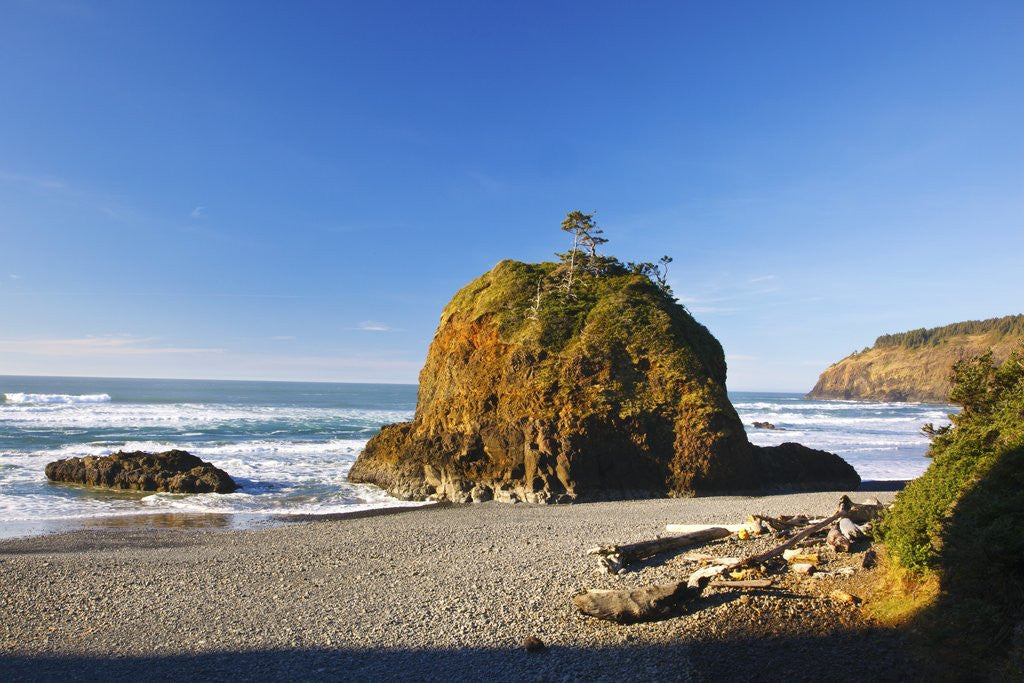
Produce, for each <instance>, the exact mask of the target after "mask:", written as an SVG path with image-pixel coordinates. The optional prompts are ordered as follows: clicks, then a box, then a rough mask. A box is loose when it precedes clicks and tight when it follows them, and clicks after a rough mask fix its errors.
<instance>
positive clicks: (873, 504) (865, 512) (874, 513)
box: [839, 496, 883, 524]
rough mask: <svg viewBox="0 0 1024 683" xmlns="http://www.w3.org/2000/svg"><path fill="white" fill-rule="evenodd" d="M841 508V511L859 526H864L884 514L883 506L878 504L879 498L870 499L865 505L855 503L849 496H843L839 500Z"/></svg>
mask: <svg viewBox="0 0 1024 683" xmlns="http://www.w3.org/2000/svg"><path fill="white" fill-rule="evenodd" d="M839 507H840V509H841V510H844V512H845V515H844V516H845V517H847V518H849V519H850V520H851V521H854V522H857V523H858V524H863V523H865V522H870V521H872V520H874V519H875V518H876V517H878V515H879V513H881V512H882V507H883V506H882V504H881V503H879V502H878V499H877V498H869V499H868V501H867V502H864V503H854V502H853V501H852V500H850V497H849V496H843V497H842V498H840V499H839Z"/></svg>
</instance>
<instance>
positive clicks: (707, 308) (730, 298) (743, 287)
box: [672, 273, 782, 315]
mask: <svg viewBox="0 0 1024 683" xmlns="http://www.w3.org/2000/svg"><path fill="white" fill-rule="evenodd" d="M777 280H778V276H776V275H760V276H757V277H752V278H745V279H744V278H742V276H741V277H734V276H732V275H730V274H728V273H723V274H722V275H720V276H719V277H717V278H715V279H713V280H712V281H710V282H707V283H705V284H704V285H703V286H702V287H700V289H699V290H698V291H697V292H694V291H692V290H691V291H690V292H683V287H682V286H681V285H679V284H678V283H676V282H672V285H673V289H675V290H676V291H677V292H683V293H681V294H680V295H679V297H678V299H679V301H680V302H681V303H682V304H683V305H685V306H686V307H687V308H688V309H690V312H692V313H698V314H705V315H732V314H734V313H739V312H741V311H744V310H746V309H747V308H750V307H751V306H753V305H757V306H764V304H765V301H764V300H765V299H766V298H767V297H770V295H772V294H775V293H777V292H780V291H782V288H781V287H780V286H779V285H778V284H776V281H777Z"/></svg>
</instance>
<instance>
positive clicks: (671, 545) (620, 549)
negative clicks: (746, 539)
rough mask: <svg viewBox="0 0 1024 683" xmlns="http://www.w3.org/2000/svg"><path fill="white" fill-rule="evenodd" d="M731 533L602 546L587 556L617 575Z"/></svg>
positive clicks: (717, 529) (718, 531) (713, 529)
mask: <svg viewBox="0 0 1024 683" xmlns="http://www.w3.org/2000/svg"><path fill="white" fill-rule="evenodd" d="M729 533H730V532H729V530H728V529H726V528H725V527H710V528H708V529H703V530H701V531H693V532H691V533H688V534H680V535H678V536H665V537H664V538H656V539H654V540H653V541H641V542H640V543H628V544H626V545H605V546H600V547H597V548H591V549H590V550H588V551H587V554H589V555H597V556H598V558H597V563H598V566H599V567H600V568H601V569H604V570H605V571H607V572H608V573H609V574H617V573H619V572H620V571H622V569H623V567H625V566H626V565H628V564H630V563H631V562H636V561H638V560H643V559H645V558H648V557H653V556H655V555H657V554H659V553H664V552H667V551H669V550H677V549H679V548H689V547H690V546H694V545H698V544H700V543H707V542H708V541H717V540H718V539H720V538H725V537H726V536H728V535H729Z"/></svg>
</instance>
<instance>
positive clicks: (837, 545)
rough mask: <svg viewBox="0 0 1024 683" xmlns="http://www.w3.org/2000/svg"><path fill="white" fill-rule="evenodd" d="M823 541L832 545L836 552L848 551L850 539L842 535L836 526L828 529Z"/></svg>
mask: <svg viewBox="0 0 1024 683" xmlns="http://www.w3.org/2000/svg"><path fill="white" fill-rule="evenodd" d="M825 542H826V543H828V544H829V545H830V546H832V547H833V548H834V549H835V551H836V552H837V553H848V552H850V539H848V538H847V537H846V536H844V535H843V533H842V532H841V531H839V528H838V527H833V528H831V529H829V531H828V536H827V537H826V538H825Z"/></svg>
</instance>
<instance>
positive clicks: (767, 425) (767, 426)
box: [753, 422, 786, 432]
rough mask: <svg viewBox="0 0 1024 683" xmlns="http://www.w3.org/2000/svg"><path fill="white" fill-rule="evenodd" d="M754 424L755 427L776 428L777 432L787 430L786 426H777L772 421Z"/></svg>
mask: <svg viewBox="0 0 1024 683" xmlns="http://www.w3.org/2000/svg"><path fill="white" fill-rule="evenodd" d="M753 426H754V429H774V430H775V431H777V432H784V431H786V428H785V427H777V426H775V425H773V424H772V423H771V422H754V423H753Z"/></svg>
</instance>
